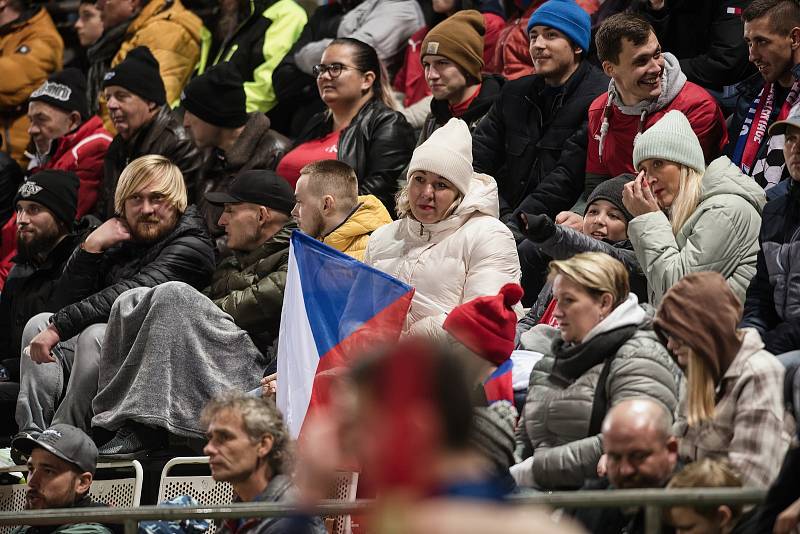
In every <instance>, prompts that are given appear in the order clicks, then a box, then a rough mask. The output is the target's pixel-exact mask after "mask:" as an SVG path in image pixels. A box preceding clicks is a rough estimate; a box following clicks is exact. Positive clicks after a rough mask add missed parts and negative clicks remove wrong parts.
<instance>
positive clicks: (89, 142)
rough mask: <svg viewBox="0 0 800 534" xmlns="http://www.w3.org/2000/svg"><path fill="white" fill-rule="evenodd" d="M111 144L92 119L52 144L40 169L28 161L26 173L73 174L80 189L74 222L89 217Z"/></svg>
mask: <svg viewBox="0 0 800 534" xmlns="http://www.w3.org/2000/svg"><path fill="white" fill-rule="evenodd" d="M111 140H112V137H111V134H110V133H108V130H106V129H105V128H104V127H103V121H102V120H101V119H100V117H98V116H97V115H95V116H93V117H91V118H90V119H89V120H87V121H86V122H84V123H83V124H81V125H80V126H79V127H78V129H77V130H75V131H74V132H72V133H69V134H67V135H65V136H64V137H61V138H60V139H58V140H56V142H55V143H53V149H52V151H51V156H50V158H49V159H48V160H47V161H46V162H45V163H44V164H43V165H39V162H38V160H37V159H36V158H35V157H32V158H31V161H32V163H33V164H34V165H35V166H34V168H32V169H30V172H31V174H34V173H37V172H39V171H43V170H46V169H58V170H62V171H71V172H74V173H75V174H77V175H78V179H79V180H80V186H79V188H78V211H77V213H76V215H75V218H76V219H80V218H81V217H83V216H84V215H88V214H89V213H92V211H93V210H94V207H95V204H96V203H97V196H98V193H99V191H100V184H101V183H102V181H103V160H104V159H105V157H106V152H107V151H108V146H109V145H110V144H111Z"/></svg>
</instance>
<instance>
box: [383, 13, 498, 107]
mask: <svg viewBox="0 0 800 534" xmlns="http://www.w3.org/2000/svg"><path fill="white" fill-rule="evenodd" d="M482 15H483V24H484V26H485V27H486V32H485V33H484V36H483V61H484V63H485V64H486V65H489V63H491V61H492V58H493V57H494V55H495V46H496V45H497V39H498V38H499V37H500V32H501V31H502V30H503V27H504V26H505V21H504V20H503V17H501V16H500V15H496V14H495V13H482ZM426 35H428V27H427V26H423V27H422V28H420V29H419V30H417V32H416V33H415V34H414V35H412V36H411V37H410V38H409V39H408V46H406V52H405V57H404V58H403V66H402V67H400V70H399V71H397V75H396V76H395V77H394V88H395V89H396V90H398V91H400V92H401V93H403V94H405V98H404V99H403V105H404V106H410V105H411V104H414V103H416V102H419V101H420V100H422V99H423V98H425V97H426V96H428V95H430V94H431V89H430V87H428V82H426V81H425V69H423V67H422V58H421V57H420V47H421V46H422V41H424V40H425V36H426ZM484 71H485V72H492V71H490V70H489V69H487V68H484Z"/></svg>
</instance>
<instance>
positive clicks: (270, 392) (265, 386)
mask: <svg viewBox="0 0 800 534" xmlns="http://www.w3.org/2000/svg"><path fill="white" fill-rule="evenodd" d="M277 393H278V373H272V374H271V375H267V376H265V377H264V378H262V379H261V396H262V397H267V398H270V399H275V395H276V394H277Z"/></svg>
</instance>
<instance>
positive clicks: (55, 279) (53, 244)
mask: <svg viewBox="0 0 800 534" xmlns="http://www.w3.org/2000/svg"><path fill="white" fill-rule="evenodd" d="M77 198H78V177H77V176H75V175H74V174H73V173H71V172H66V171H56V170H50V171H43V172H40V173H37V174H34V175H33V176H31V178H30V179H29V180H28V181H27V182H25V183H24V184H23V185H22V187H20V188H19V191H18V192H17V193H16V196H15V198H14V203H13V205H14V206H15V209H16V216H15V224H14V227H15V232H14V234H6V235H7V238H9V239H14V242H15V245H14V248H15V249H16V251H17V253H16V255H15V256H13V258H11V261H9V263H10V268H11V270H10V272H9V277H8V279H7V281H6V284H5V286H4V287H3V291H2V293H0V359H2V360H3V362H2V365H3V366H4V367H5V368H6V370H7V372H8V376H9V378H10V380H11V381H12V382H18V381H19V354H20V340H21V339H22V330H23V328H24V327H25V323H27V322H28V319H30V318H31V317H33V316H34V315H36V314H37V313H41V312H44V311H55V310H57V309H59V308H60V307H61V306H63V305H64V304H66V302H63V300H62V295H61V294H60V292H59V291H58V289H59V287H61V286H60V284H59V279H60V278H61V274H62V272H63V271H64V265H65V264H66V262H67V258H69V256H70V254H72V251H73V250H74V249H75V247H77V246H78V244H79V243H80V237H79V232H75V233H72V231H73V221H74V220H75V211H76V207H77V204H78V202H77ZM4 241H5V238H4ZM16 399H17V393H16V390H14V391H13V392H10V393H9V398H8V399H3V400H2V402H3V404H2V407H0V413H8V415H9V418H10V417H11V414H12V413H13V405H14V404H15V403H16ZM6 402H7V403H8V404H10V406H9V407H6ZM3 421H5V419H3ZM4 424H7V425H9V426H11V424H12V423H11V422H8V423H4ZM0 426H2V425H0Z"/></svg>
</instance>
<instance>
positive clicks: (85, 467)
mask: <svg viewBox="0 0 800 534" xmlns="http://www.w3.org/2000/svg"><path fill="white" fill-rule="evenodd" d="M11 446H12V447H14V448H15V449H19V450H20V451H21V452H22V453H23V454H24V455H25V456H28V457H30V455H31V451H33V449H35V448H41V449H44V450H46V451H47V452H49V453H52V454H55V455H56V456H58V457H59V458H61V459H62V460H64V461H65V462H69V463H71V464H73V465H75V466H76V467H77V468H78V469H79V470H80V471H81V473H84V472H86V471H88V472H90V473H91V474H94V471H95V468H96V467H97V446H96V445H95V444H94V442H93V441H92V439H91V438H90V437H89V436H87V435H86V433H85V432H84V431H83V430H81V429H79V428H76V427H74V426H72V425H65V424H57V425H53V426H51V427H50V428H48V429H47V430H45V431H44V432H42V433H41V434H39V436H38V437H37V438H34V437H32V436H30V435H25V436H21V437H19V438H16V439H15V440H14V441H13V443H11Z"/></svg>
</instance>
